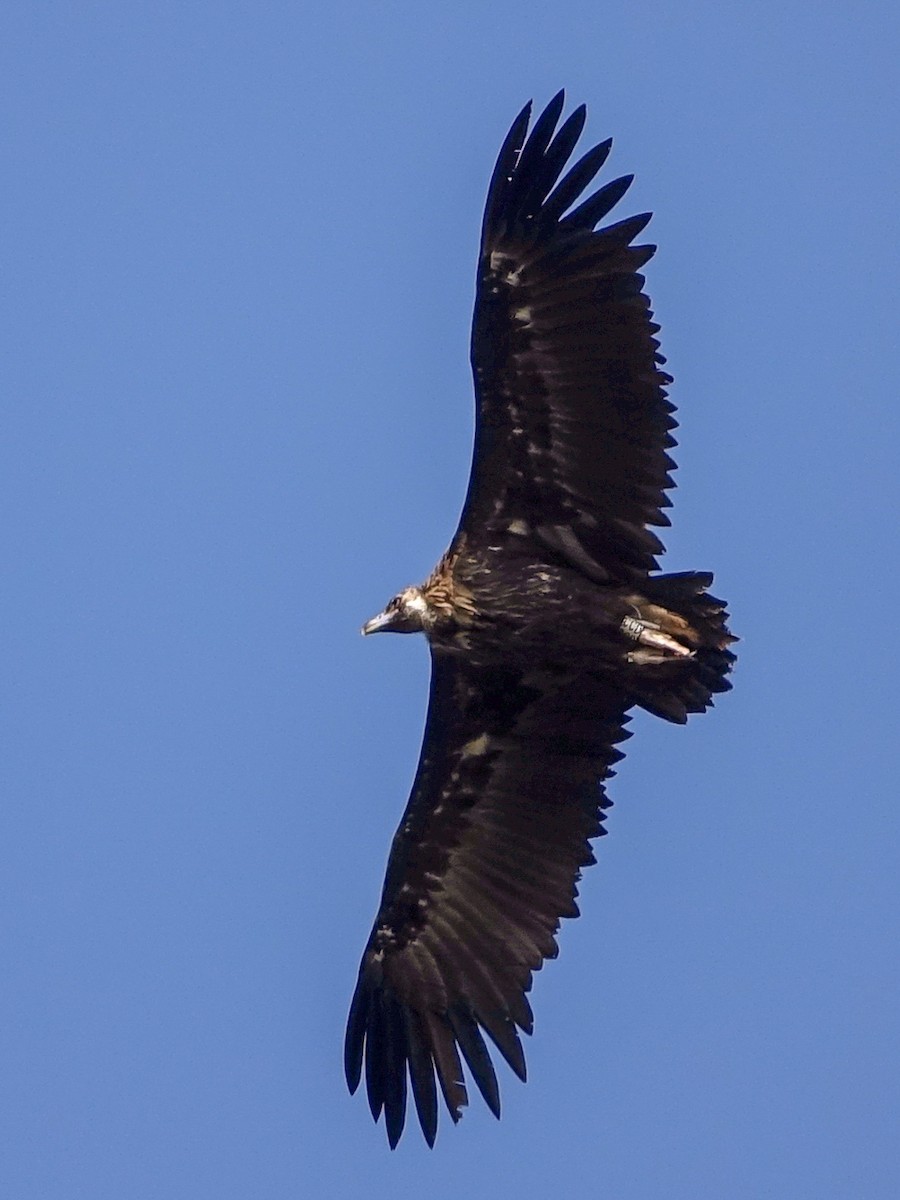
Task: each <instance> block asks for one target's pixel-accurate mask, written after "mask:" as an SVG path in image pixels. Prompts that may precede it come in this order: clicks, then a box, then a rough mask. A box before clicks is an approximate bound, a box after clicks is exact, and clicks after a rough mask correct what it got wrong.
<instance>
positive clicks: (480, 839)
mask: <svg viewBox="0 0 900 1200" xmlns="http://www.w3.org/2000/svg"><path fill="white" fill-rule="evenodd" d="M562 106H563V95H562V93H560V94H559V95H558V96H557V97H556V98H555V99H554V100H553V101H551V103H550V104H549V105H548V107H547V109H546V110H545V111H544V113H543V114H542V115H541V116H540V117H539V118H538V120H537V121H536V122H535V125H534V127H533V129H532V131H531V134H530V136H529V137H528V138H527V140H526V132H527V129H528V123H529V118H530V106H526V108H525V109H523V111H522V112H521V113H520V114H519V117H518V118H517V119H516V121H515V123H514V124H513V127H512V129H511V130H510V132H509V134H508V136H507V138H506V141H505V142H504V144H503V147H502V149H501V151H500V156H499V159H498V162H497V166H496V168H495V171H494V175H493V178H492V180H491V184H490V188H489V192H488V199H487V205H486V209H485V217H484V226H483V230H482V240H481V252H480V257H479V266H478V292H477V299H476V305H475V318H474V323H473V331H472V366H473V371H474V376H475V390H476V399H477V426H476V436H475V449H474V458H473V465H472V474H471V479H470V483H469V490H468V494H467V497H466V502H465V506H464V510H463V514H462V517H461V520H460V526H459V529H458V531H457V533H456V536H455V537H454V539H453V542H452V544H451V547H450V549H449V550H448V552H447V553H446V554H445V555H444V557H443V558H442V559H441V560H440V562H439V563H438V566H437V567H436V568H435V570H434V572H433V573H432V575H431V576H429V578H428V579H427V580H426V581H425V583H424V584H422V585H421V586H420V587H412V588H407V589H406V590H405V591H403V592H401V593H399V595H397V596H395V597H394V599H393V600H391V601H390V602H389V604H388V605H387V607H386V608H385V610H384V611H383V612H382V613H380V614H379V615H378V616H377V617H374V618H373V619H372V620H371V621H369V622H368V623H367V625H366V626H365V627H364V631H365V632H367V633H372V632H378V631H381V630H392V631H394V632H401V633H411V632H424V633H425V635H426V637H427V638H428V642H429V645H430V649H431V657H432V679H431V696H430V700H429V706H428V718H427V724H426V730H425V737H424V742H423V746H422V753H421V758H420V761H419V767H418V771H417V773H416V778H415V781H414V783H413V788H412V794H411V796H410V800H409V803H408V805H407V808H406V812H405V813H404V816H403V819H402V821H401V824H400V828H399V829H398V830H397V833H396V835H395V837H394V842H393V846H392V848H391V854H390V859H389V862H388V868H387V877H386V879H385V884H384V891H383V894H382V900H381V907H380V909H379V912H378V915H377V916H376V919H375V925H374V928H373V930H372V934H371V937H370V939H369V943H368V945H367V947H366V950H365V953H364V955H363V961H362V965H361V967H360V972H359V980H358V982H357V986H356V992H355V994H354V997H353V1003H352V1006H351V1011H350V1018H349V1022H348V1026H347V1038H346V1047H345V1065H346V1073H347V1080H348V1083H349V1086H350V1090H351V1091H355V1089H356V1088H357V1086H358V1084H359V1082H360V1079H361V1077H362V1073H363V1067H365V1077H366V1087H367V1091H368V1097H369V1104H370V1107H371V1110H372V1114H373V1116H374V1117H375V1118H376V1119H377V1118H378V1117H379V1116H380V1115H381V1113H382V1112H383V1113H384V1116H385V1124H386V1128H387V1135H388V1140H389V1142H390V1144H391V1146H394V1145H396V1143H397V1140H398V1139H399V1137H400V1134H401V1132H402V1130H403V1125H404V1121H405V1115H406V1101H407V1079H409V1082H410V1083H411V1085H412V1094H413V1099H414V1102H415V1105H416V1109H417V1112H418V1116H419V1121H420V1123H421V1126H422V1130H423V1132H424V1134H425V1138H426V1140H427V1141H428V1143H429V1145H430V1144H433V1142H434V1138H435V1133H436V1129H437V1113H438V1101H437V1093H438V1088H439V1089H440V1091H441V1093H442V1094H443V1097H444V1101H445V1103H446V1106H447V1108H448V1110H449V1112H450V1115H451V1117H452V1118H453V1120H454V1121H456V1120H458V1119H459V1116H460V1115H461V1110H462V1108H463V1106H464V1105H465V1104H466V1103H467V1093H466V1086H465V1083H464V1080H463V1068H462V1065H461V1064H462V1061H464V1062H465V1063H466V1064H467V1066H468V1068H469V1071H470V1073H471V1076H472V1078H473V1079H474V1081H475V1084H476V1086H477V1087H478V1089H479V1091H480V1092H481V1094H482V1096H483V1097H484V1099H485V1101H486V1102H487V1104H488V1106H489V1107H490V1108H491V1110H492V1111H493V1112H494V1113H495V1114H496V1115H498V1116H499V1113H500V1100H499V1092H498V1087H497V1080H496V1076H495V1074H494V1068H493V1064H492V1062H491V1057H490V1054H489V1052H488V1049H487V1046H486V1043H485V1040H484V1034H487V1036H488V1038H489V1039H490V1040H491V1041H492V1042H493V1043H494V1045H495V1046H496V1048H497V1049H498V1050H499V1052H500V1054H501V1055H502V1057H503V1058H504V1059H505V1060H506V1062H507V1063H508V1064H509V1066H510V1067H511V1068H512V1069H513V1071H514V1072H515V1073H516V1074H517V1075H518V1076H519V1077H520V1078H521V1079H524V1078H525V1059H524V1055H523V1052H522V1045H521V1042H520V1040H519V1031H524V1032H526V1033H531V1031H532V1017H531V1008H530V1006H529V1003H528V999H527V993H528V991H529V990H530V987H531V980H532V973H533V972H534V971H535V970H537V969H538V968H539V967H540V966H541V964H542V963H543V961H544V959H546V958H552V957H554V956H555V955H556V952H557V947H556V933H557V930H558V927H559V921H560V918H561V917H564V916H576V915H577V913H578V910H577V907H576V905H575V897H576V894H577V889H576V885H577V882H578V879H579V877H580V872H581V869H582V868H583V867H585V866H586V865H587V864H588V863H591V862H593V855H592V852H591V848H590V844H589V842H590V839H591V838H593V837H595V836H597V835H598V834H600V833H603V832H604V831H603V828H602V822H603V817H604V810H605V809H606V808H607V807H608V805H609V801H608V800H607V799H606V796H605V792H604V790H603V786H602V784H603V781H604V780H605V779H607V778H608V777H609V776H610V775H611V774H612V773H613V772H612V766H613V764H614V763H615V762H616V761H617V760H618V759H620V758H621V757H622V752H621V751H620V750H619V749H618V746H619V744H620V743H621V742H623V741H624V740H625V738H627V737H628V736H629V734H628V733H627V732H626V730H625V725H626V723H627V721H628V717H627V712H628V710H629V709H630V708H632V707H634V706H635V705H640V706H641V707H643V708H645V709H647V710H648V711H650V712H653V713H656V714H657V715H659V716H662V717H664V718H666V719H667V720H670V721H677V722H683V721H685V720H686V719H687V715H688V713H693V712H702V711H704V710H705V709H706V708H708V707H709V706H710V705H711V704H712V695H713V693H716V692H721V691H725V690H726V689H727V688H728V687H729V686H730V684H729V683H728V681H727V679H726V676H727V674H728V672H729V671H730V669H731V665H732V662H733V660H734V656H733V654H732V653H731V652H730V650H729V649H728V647H729V644H730V643H731V642H733V641H734V639H733V638H732V637H731V635H730V634H729V633H728V630H727V628H726V624H725V617H726V613H725V606H724V604H723V603H722V602H721V601H719V600H716V599H715V598H714V597H712V596H710V595H709V594H708V592H707V588H708V587H709V585H710V584H711V582H712V576H711V575H709V574H705V573H700V572H685V573H682V574H677V575H660V574H653V572H655V571H656V570H657V561H656V556H657V555H658V554H659V553H661V551H662V549H663V547H662V544H661V542H660V541H659V539H658V538H657V536H656V535H655V534H654V533H653V532H651V530H650V528H648V527H649V526H659V525H666V524H668V519H667V517H666V516H665V515H664V513H663V509H664V508H666V507H668V505H669V501H668V499H667V497H666V490H667V489H668V488H670V487H671V486H672V480H671V476H670V474H669V472H670V471H671V469H672V468H673V466H674V463H673V461H672V459H671V458H670V457H669V455H668V453H667V451H668V450H669V449H671V448H672V447H673V446H674V444H675V442H674V439H673V438H672V435H671V431H672V429H673V428H674V427H675V421H674V420H673V418H672V412H673V406H672V404H671V403H670V402H669V401H668V400H667V399H666V393H665V385H666V384H667V383H669V382H670V381H671V380H670V376H669V375H667V374H666V373H665V372H664V371H663V370H662V369H661V365H662V363H663V361H664V360H663V358H662V356H661V355H660V354H659V353H658V342H657V341H656V338H655V334H656V333H657V331H658V326H657V325H655V324H653V322H652V319H651V317H652V314H651V312H650V307H649V302H648V300H647V298H646V296H644V294H643V293H642V291H641V288H642V286H643V282H644V281H643V276H641V275H640V274H639V273H638V270H639V268H640V267H641V266H642V265H643V264H644V263H645V262H646V261H647V260H648V259H649V258H650V257H651V255H652V253H653V249H654V248H653V247H652V246H633V245H632V244H631V243H632V241H633V239H634V238H635V237H636V236H637V235H638V233H639V232H640V231H641V230H642V229H643V227H644V226H645V225H646V223H647V221H648V220H649V216H648V215H646V214H645V215H642V216H638V217H632V218H629V219H628V220H625V221H620V222H618V223H617V224H614V225H610V226H608V227H606V228H605V229H601V230H600V231H599V232H595V226H596V225H597V223H598V222H599V221H600V220H601V219H602V218H603V217H604V216H606V214H607V213H608V212H609V210H610V209H611V208H612V207H613V205H614V204H616V203H617V201H618V200H620V199H621V197H622V195H623V194H624V192H625V190H626V188H627V187H628V184H629V183H630V177H627V176H626V177H625V178H623V179H617V180H614V181H613V182H612V183H608V184H607V185H606V186H605V187H603V188H601V189H600V190H599V191H597V192H595V193H594V194H593V195H592V196H590V197H589V198H588V199H587V200H584V201H583V202H582V203H581V204H580V205H578V207H575V208H574V209H573V208H572V205H573V204H575V203H576V201H578V200H579V198H580V197H581V195H582V193H583V192H584V190H585V189H586V188H587V187H588V185H589V184H590V182H591V180H592V179H593V178H594V176H595V175H596V173H597V171H598V170H599V169H600V167H601V166H602V164H603V162H604V161H605V159H606V156H607V154H608V152H609V147H610V143H609V142H604V143H602V144H601V145H600V146H597V147H595V148H594V149H593V150H590V151H588V153H587V154H586V155H585V156H584V157H583V158H582V159H580V160H579V161H578V162H577V163H576V164H575V166H574V167H572V168H571V169H570V170H569V171H568V173H567V174H566V175H565V176H563V177H562V179H560V177H561V176H562V172H563V171H564V169H565V167H566V165H567V162H568V160H569V158H570V156H571V154H572V151H573V150H574V147H575V143H576V141H577V140H578V137H579V135H580V133H581V130H582V128H583V125H584V120H585V110H584V107H581V108H578V109H576V111H575V112H574V113H573V114H572V115H571V116H570V117H569V118H568V119H567V120H566V121H565V122H564V123H563V124H562V125H561V126H560V128H559V129H558V130H557V128H556V127H557V124H558V122H559V118H560V116H561V113H562Z"/></svg>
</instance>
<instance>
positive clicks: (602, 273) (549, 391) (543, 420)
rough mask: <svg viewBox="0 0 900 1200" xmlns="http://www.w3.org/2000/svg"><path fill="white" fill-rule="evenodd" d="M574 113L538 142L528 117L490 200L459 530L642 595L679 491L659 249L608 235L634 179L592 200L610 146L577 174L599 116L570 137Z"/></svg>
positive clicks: (637, 221) (500, 163)
mask: <svg viewBox="0 0 900 1200" xmlns="http://www.w3.org/2000/svg"><path fill="white" fill-rule="evenodd" d="M562 107H563V94H562V92H560V94H559V95H558V96H556V97H555V98H554V99H553V100H552V101H551V102H550V104H549V105H548V106H547V108H546V109H545V110H544V112H543V113H542V114H541V116H540V117H539V118H538V119H537V121H536V122H535V124H534V127H533V128H532V130H531V132H530V134H528V136H527V138H526V131H527V128H528V120H529V114H530V106H526V108H525V109H523V111H522V112H521V113H520V114H519V117H518V118H517V120H516V121H515V122H514V124H513V126H512V128H511V129H510V131H509V134H508V136H507V138H506V141H505V142H504V144H503V147H502V149H501V151H500V156H499V158H498V160H497V165H496V167H495V169H494V175H493V178H492V180H491V185H490V188H489V191H488V198H487V204H486V206H485V213H484V225H483V229H482V240H481V253H480V257H479V264H478V291H477V296H476V302H475V315H474V321H473V325H472V367H473V370H474V377H475V392H476V427H475V448H474V455H473V460H472V474H471V478H470V480H469V490H468V493H467V496H466V502H465V505H464V508H463V513H462V517H461V519H460V532H462V533H464V534H465V536H466V538H467V539H468V541H469V543H470V544H472V543H473V542H475V541H478V542H480V543H482V544H487V543H491V542H494V543H496V542H497V541H498V535H503V534H505V533H506V532H513V533H515V534H518V535H519V536H520V537H522V538H527V539H530V540H531V541H532V543H533V544H534V546H535V548H536V550H537V551H538V552H539V553H541V552H543V553H546V552H547V551H550V552H552V553H553V554H555V555H557V556H561V557H562V558H563V559H564V560H565V561H567V562H568V563H569V564H570V565H571V566H573V567H575V568H576V569H577V570H580V571H582V572H583V573H584V574H586V575H588V577H589V578H592V579H595V580H597V581H598V582H601V583H609V582H619V583H622V582H631V581H634V580H636V579H642V578H644V576H646V574H647V572H648V571H652V570H654V569H655V568H656V566H657V563H656V555H658V554H659V553H660V552H661V551H662V549H663V546H662V543H661V541H660V540H659V538H658V537H657V536H656V534H655V533H654V532H653V531H652V529H651V528H648V526H655V525H668V523H669V521H668V518H667V517H666V515H665V514H664V512H663V511H662V510H663V509H664V508H666V507H668V506H669V500H668V498H667V497H666V491H667V489H668V488H670V487H672V486H673V484H672V479H671V477H670V474H669V472H670V471H671V470H672V468H673V467H674V462H673V460H672V459H671V458H670V457H669V454H668V451H669V450H670V449H671V448H672V447H673V446H674V445H675V440H674V438H673V437H672V429H673V428H674V426H675V420H674V418H673V416H672V413H673V411H674V408H673V405H672V404H671V403H670V401H669V400H668V399H667V397H666V391H665V386H666V384H667V383H669V382H671V376H669V375H667V374H666V372H665V371H663V370H662V369H661V365H662V363H663V362H664V361H665V360H664V359H663V357H662V356H661V355H660V354H659V352H658V351H659V343H658V341H657V339H656V336H655V335H656V333H657V332H658V329H659V326H658V325H657V324H655V322H654V321H653V320H652V316H653V314H652V313H651V311H650V303H649V301H648V299H647V297H646V296H645V295H644V294H643V292H642V290H641V289H642V286H643V283H644V277H643V275H642V274H640V268H641V266H642V265H643V264H644V263H646V262H647V260H648V259H649V258H650V256H651V255H652V254H653V251H654V249H655V247H654V246H634V245H632V242H633V241H634V239H635V238H636V237H637V235H638V234H639V233H640V231H641V230H642V229H643V228H644V226H645V225H646V224H647V222H648V221H649V219H650V215H649V213H643V214H641V215H639V216H636V217H631V218H628V219H626V220H624V221H619V222H617V223H616V224H614V225H609V226H607V227H605V228H603V229H599V230H595V228H594V227H595V226H596V225H597V223H598V222H599V221H600V220H602V218H603V217H605V216H606V214H607V213H608V212H609V211H610V209H612V208H613V206H614V205H615V204H616V203H617V202H618V201H619V200H620V199H621V198H622V196H623V195H624V194H625V191H626V189H627V188H628V186H629V184H630V182H631V176H629V175H626V176H623V177H622V178H620V179H614V180H612V182H610V183H607V184H606V186H605V187H602V188H600V189H599V191H597V192H595V193H594V194H593V195H588V197H587V199H583V195H584V193H585V191H586V190H587V189H589V187H590V184H591V180H592V179H593V178H594V176H595V175H596V173H597V172H598V171H599V170H600V168H601V166H602V165H603V163H604V161H605V159H606V156H607V154H608V153H609V149H610V145H611V142H609V141H607V142H602V143H601V144H600V145H599V146H595V147H594V148H593V149H592V150H589V151H588V152H587V154H585V155H584V156H583V157H582V158H581V159H580V160H579V161H578V162H576V163H575V165H574V166H572V167H571V168H570V169H569V170H568V171H567V173H566V174H563V172H564V171H565V170H566V166H567V164H568V161H569V158H570V156H571V154H572V152H573V150H574V148H575V143H576V141H577V140H578V136H579V134H580V133H581V130H582V127H583V125H584V120H585V110H584V106H582V107H580V108H577V109H576V110H575V112H573V113H572V115H571V116H570V117H569V118H568V120H566V121H564V122H563V124H562V125H561V126H560V128H559V129H558V130H557V129H556V124H557V121H558V120H559V117H560V115H561V112H562ZM579 200H580V201H581V202H580V203H577V202H578V201H579ZM576 203H577V206H576V207H574V208H572V206H573V205H576ZM570 209H571V211H569V210H570ZM501 540H502V538H501Z"/></svg>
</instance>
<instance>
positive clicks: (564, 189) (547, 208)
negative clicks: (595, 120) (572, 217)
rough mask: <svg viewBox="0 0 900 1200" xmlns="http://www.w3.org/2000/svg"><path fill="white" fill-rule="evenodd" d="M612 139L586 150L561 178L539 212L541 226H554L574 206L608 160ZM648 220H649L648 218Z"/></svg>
mask: <svg viewBox="0 0 900 1200" xmlns="http://www.w3.org/2000/svg"><path fill="white" fill-rule="evenodd" d="M611 149H612V138H607V139H606V141H605V142H600V144H599V145H598V146H594V148H593V149H592V150H588V152H587V154H585V155H584V156H583V157H582V158H580V159H579V160H578V162H577V163H576V164H575V166H574V167H572V169H571V170H570V171H569V172H567V174H565V175H564V176H563V178H562V179H561V180H560V181H559V183H558V184H557V185H556V187H555V188H554V190H553V191H552V192H551V193H550V195H549V196H548V197H547V201H546V203H545V204H544V207H543V209H542V211H541V224H542V225H544V226H550V225H555V224H556V222H557V221H558V220H559V218H560V217H561V216H562V215H563V213H564V212H565V211H566V209H567V208H568V207H569V205H570V204H574V203H575V201H576V200H577V199H578V197H579V196H580V195H581V193H582V192H583V191H584V189H585V188H586V187H587V185H588V184H589V183H590V182H591V180H592V179H593V178H594V176H595V175H596V174H597V172H598V171H599V170H600V168H601V167H602V166H603V164H604V163H605V162H606V160H607V158H609V152H610V150H611ZM648 219H649V218H648Z"/></svg>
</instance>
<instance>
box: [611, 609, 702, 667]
mask: <svg viewBox="0 0 900 1200" xmlns="http://www.w3.org/2000/svg"><path fill="white" fill-rule="evenodd" d="M621 628H622V632H623V633H624V634H625V635H626V636H627V637H630V638H633V639H634V641H636V642H640V643H641V645H643V646H655V647H656V648H657V649H658V650H663V651H665V652H667V653H668V654H677V655H679V656H680V657H682V658H690V657H692V656H693V651H692V650H689V649H688V648H687V646H683V645H682V644H681V642H676V640H675V639H674V638H673V637H669V635H668V634H667V633H663V632H662V630H661V629H660V627H659V626H658V625H654V624H653V623H652V622H651V621H639V620H638V619H637V618H636V617H623V618H622V626H621Z"/></svg>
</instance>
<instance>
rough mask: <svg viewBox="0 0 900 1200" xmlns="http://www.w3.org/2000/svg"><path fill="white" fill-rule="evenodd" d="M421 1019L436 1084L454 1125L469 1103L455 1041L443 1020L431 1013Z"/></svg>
mask: <svg viewBox="0 0 900 1200" xmlns="http://www.w3.org/2000/svg"><path fill="white" fill-rule="evenodd" d="M423 1018H424V1023H425V1028H426V1030H427V1033H428V1039H429V1042H430V1044H431V1052H432V1054H433V1055H434V1065H435V1068H436V1069H437V1078H438V1083H439V1084H440V1085H441V1092H442V1093H443V1096H444V1103H445V1104H446V1105H447V1111H448V1112H449V1114H450V1118H451V1120H452V1121H453V1124H454V1125H455V1124H456V1122H457V1121H458V1120H459V1118H460V1117H461V1116H462V1110H463V1109H464V1108H465V1107H466V1105H467V1104H468V1103H469V1095H468V1092H467V1091H466V1085H465V1083H464V1082H463V1073H462V1064H461V1063H460V1061H459V1054H458V1052H457V1049H456V1041H455V1039H454V1037H453V1033H452V1032H451V1030H450V1026H449V1025H448V1023H447V1021H446V1020H445V1018H443V1017H441V1016H439V1015H438V1014H437V1013H431V1012H429V1013H425V1014H423Z"/></svg>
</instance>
